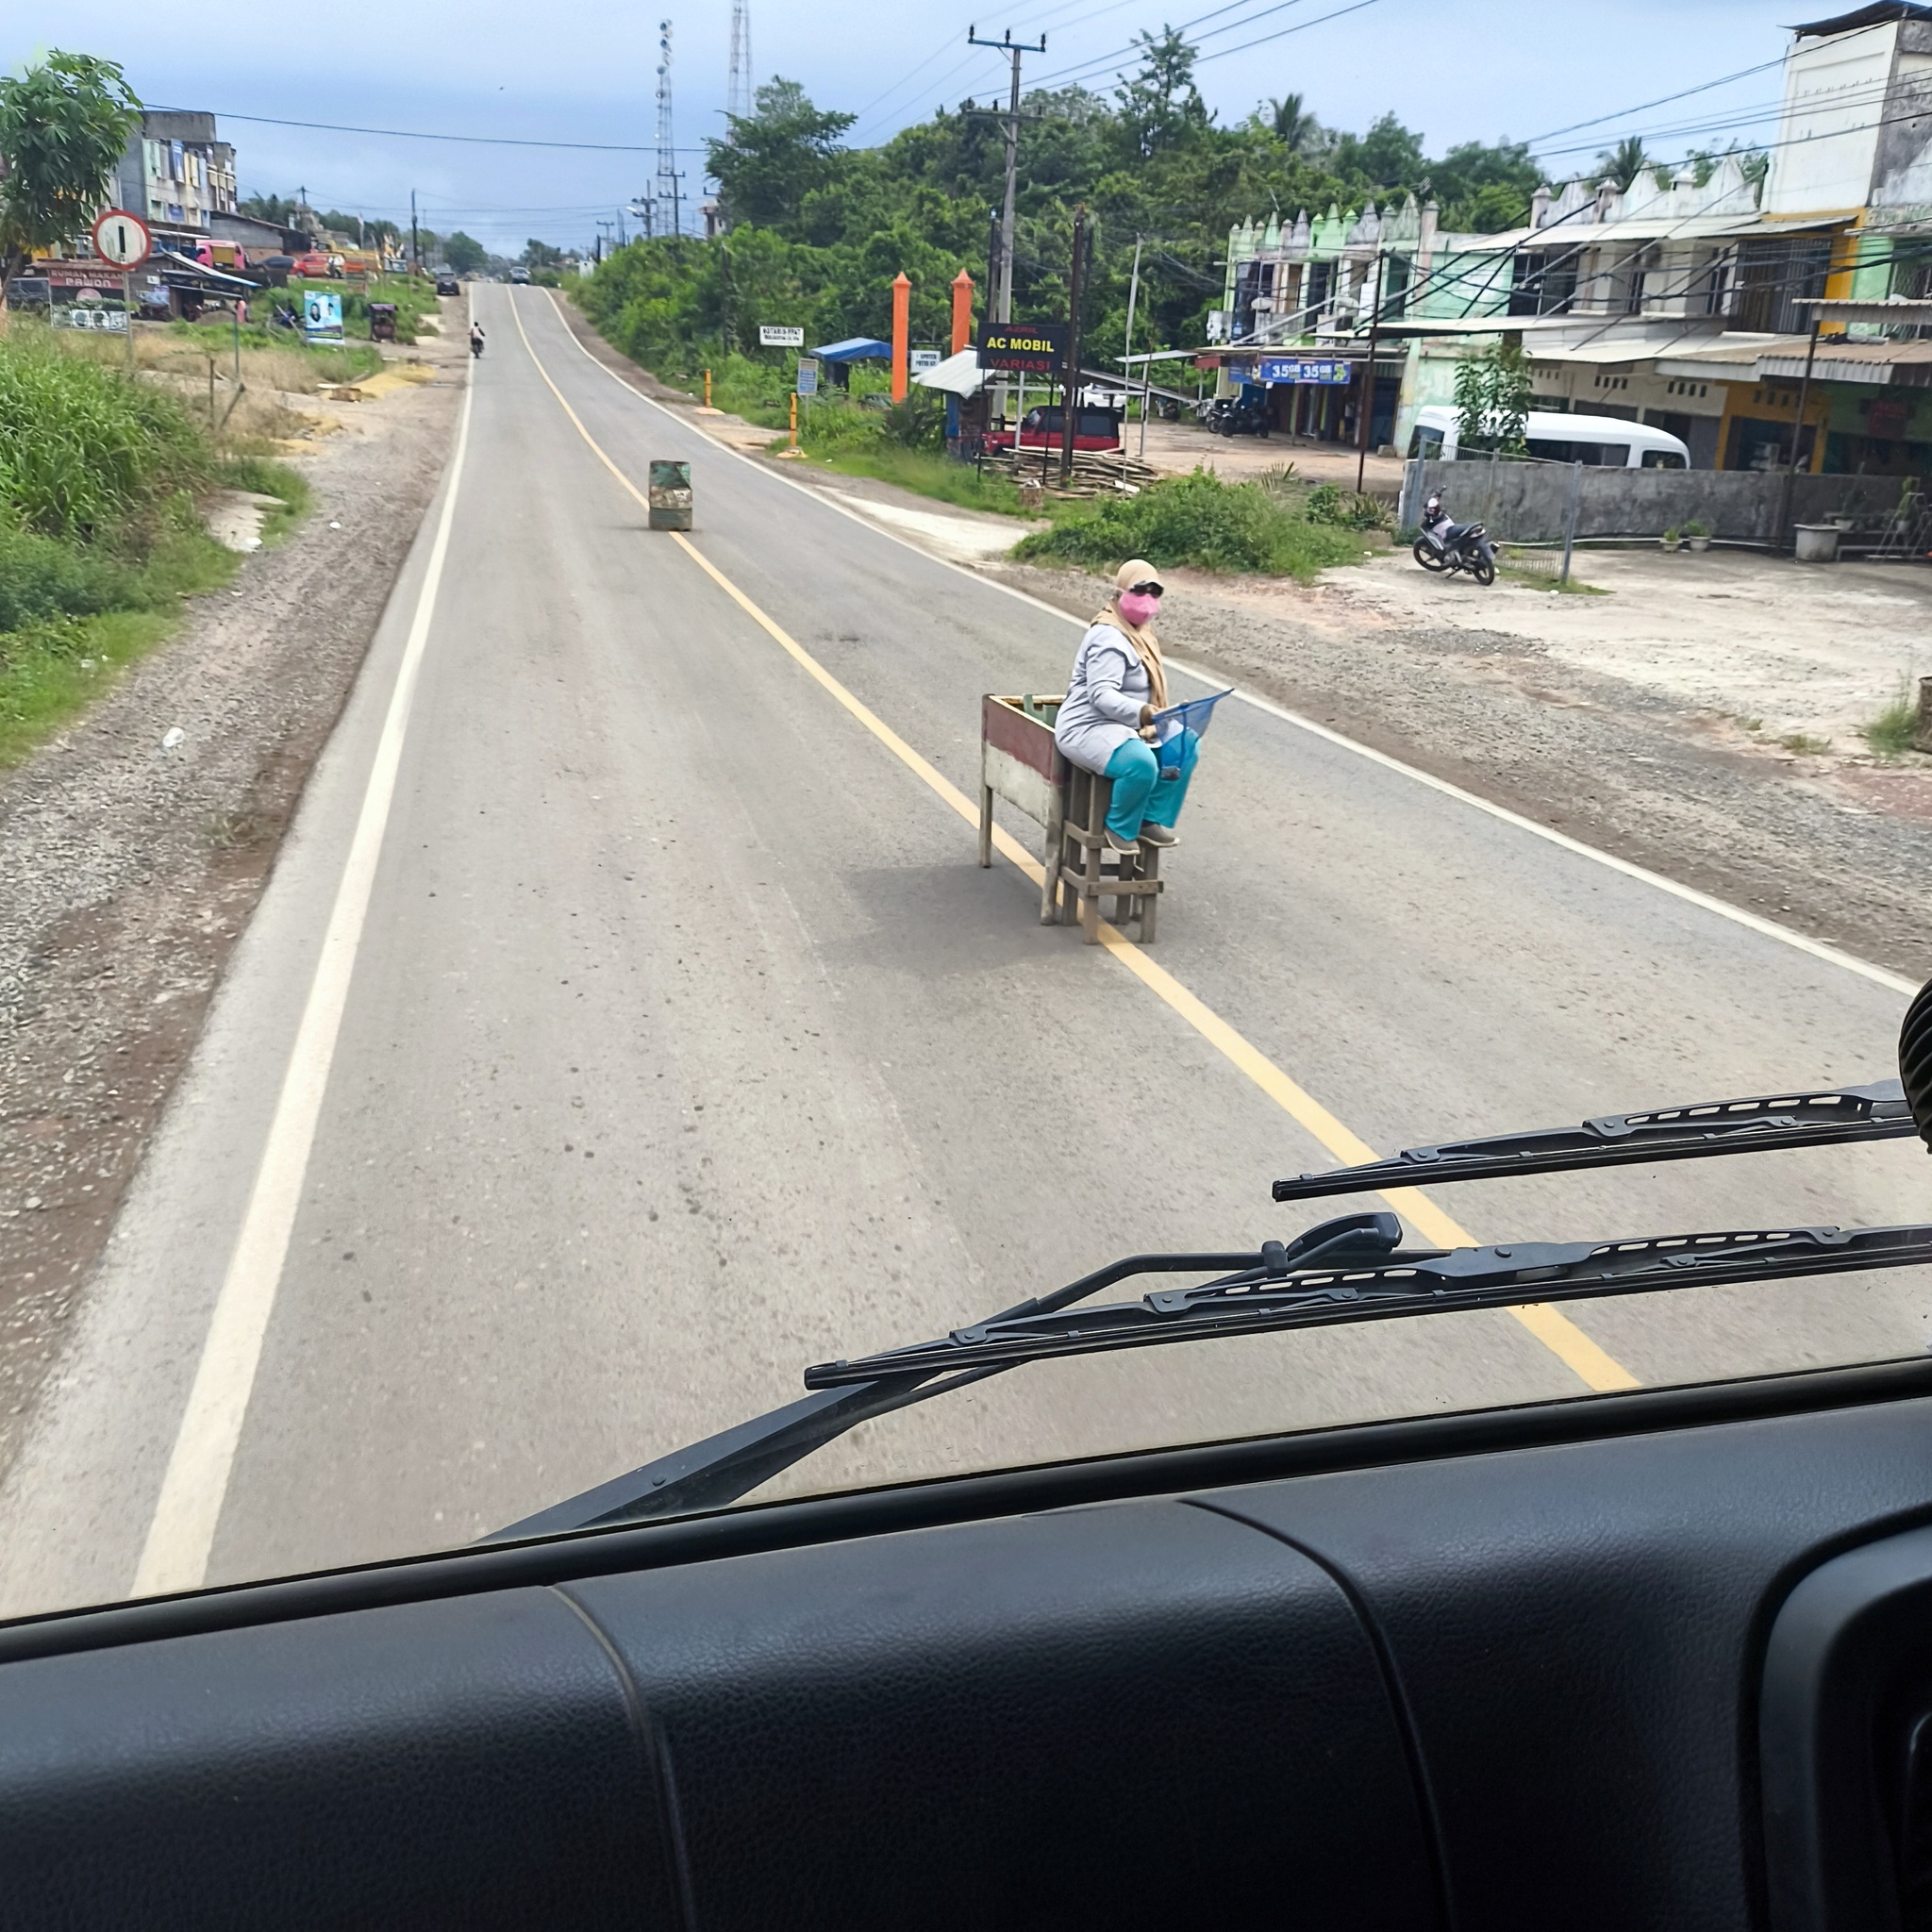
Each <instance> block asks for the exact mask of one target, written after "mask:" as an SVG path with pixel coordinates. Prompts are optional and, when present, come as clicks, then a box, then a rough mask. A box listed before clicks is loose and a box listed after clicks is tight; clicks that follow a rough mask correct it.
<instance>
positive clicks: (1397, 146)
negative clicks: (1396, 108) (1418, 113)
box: [1330, 114, 1428, 189]
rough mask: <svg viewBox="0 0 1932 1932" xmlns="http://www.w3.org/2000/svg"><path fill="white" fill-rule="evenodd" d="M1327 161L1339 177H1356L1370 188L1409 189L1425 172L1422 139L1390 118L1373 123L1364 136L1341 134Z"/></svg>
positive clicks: (1388, 115)
mask: <svg viewBox="0 0 1932 1932" xmlns="http://www.w3.org/2000/svg"><path fill="white" fill-rule="evenodd" d="M1330 159H1331V161H1332V163H1333V165H1334V167H1335V169H1336V171H1337V173H1339V174H1343V175H1357V176H1359V177H1360V178H1361V179H1362V180H1363V181H1364V182H1365V183H1366V184H1367V185H1368V186H1370V187H1371V188H1379V189H1397V188H1413V187H1415V186H1416V184H1417V183H1418V182H1419V181H1421V180H1422V178H1423V176H1424V174H1425V173H1426V172H1427V167H1428V164H1427V162H1425V161H1424V159H1423V138H1422V136H1421V135H1420V134H1418V133H1417V132H1416V131H1415V129H1414V128H1412V127H1405V126H1404V125H1402V123H1401V122H1400V121H1398V120H1397V119H1396V118H1395V116H1394V115H1393V114H1384V115H1382V116H1380V117H1379V118H1378V119H1377V120H1376V121H1374V123H1373V124H1372V125H1371V126H1370V128H1369V131H1368V132H1367V133H1366V134H1360V135H1357V134H1344V135H1343V136H1341V139H1340V140H1339V141H1337V142H1336V143H1335V149H1334V153H1333V154H1332V155H1331V157H1330Z"/></svg>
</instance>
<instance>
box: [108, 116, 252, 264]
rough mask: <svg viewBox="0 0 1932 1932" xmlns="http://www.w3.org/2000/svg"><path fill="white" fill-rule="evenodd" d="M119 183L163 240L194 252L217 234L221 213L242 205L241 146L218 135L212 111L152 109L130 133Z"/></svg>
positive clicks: (118, 190) (126, 203)
mask: <svg viewBox="0 0 1932 1932" xmlns="http://www.w3.org/2000/svg"><path fill="white" fill-rule="evenodd" d="M114 186H115V194H116V197H117V200H118V203H119V205H120V206H121V207H122V208H127V209H129V210H130V211H131V212H133V213H135V214H138V215H140V216H141V217H142V219H143V220H144V221H145V222H146V223H147V225H148V227H149V228H150V229H151V230H152V231H153V232H154V236H155V242H156V245H157V246H158V247H167V248H177V249H180V250H181V251H182V252H183V253H185V254H187V255H189V256H191V257H192V255H193V253H194V250H195V247H196V244H197V243H200V242H208V241H210V240H212V239H213V237H214V234H215V218H216V217H217V216H219V215H232V214H234V213H235V211H236V194H235V150H234V149H233V148H232V147H231V146H229V144H228V143H227V142H225V141H222V140H219V139H218V138H217V136H216V131H215V117H214V116H213V115H212V114H202V113H163V112H159V111H157V110H154V109H150V110H148V111H147V112H144V113H143V114H142V117H141V124H140V125H139V126H138V127H137V128H136V129H135V130H134V132H133V133H132V134H130V135H129V136H128V140H127V147H126V150H125V153H124V154H123V155H122V157H121V164H120V166H119V168H118V169H117V170H116V173H115V184H114Z"/></svg>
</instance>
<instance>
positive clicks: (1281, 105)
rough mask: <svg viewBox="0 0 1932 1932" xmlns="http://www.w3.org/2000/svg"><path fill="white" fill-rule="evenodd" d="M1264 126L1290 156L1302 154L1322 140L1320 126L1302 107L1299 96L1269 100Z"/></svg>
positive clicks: (1287, 95) (1283, 96)
mask: <svg viewBox="0 0 1932 1932" xmlns="http://www.w3.org/2000/svg"><path fill="white" fill-rule="evenodd" d="M1265 125H1267V126H1268V127H1269V128H1270V129H1271V130H1272V132H1273V133H1274V138H1275V140H1276V141H1278V142H1280V143H1281V144H1282V146H1283V147H1285V148H1286V149H1287V150H1288V151H1289V153H1290V154H1295V155H1298V154H1303V153H1305V152H1307V149H1309V148H1311V147H1313V146H1314V145H1315V143H1316V142H1319V141H1320V140H1321V138H1322V124H1321V123H1320V122H1319V121H1317V120H1316V119H1315V117H1314V116H1313V115H1312V114H1311V113H1309V112H1308V111H1307V108H1305V107H1304V106H1303V105H1302V97H1301V95H1300V94H1283V95H1282V97H1281V98H1280V99H1279V100H1278V101H1274V100H1271V101H1270V102H1269V103H1268V114H1267V119H1266V123H1265Z"/></svg>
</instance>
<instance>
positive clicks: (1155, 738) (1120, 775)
mask: <svg viewBox="0 0 1932 1932" xmlns="http://www.w3.org/2000/svg"><path fill="white" fill-rule="evenodd" d="M1114 583H1115V585H1116V586H1117V588H1116V590H1115V591H1114V594H1113V601H1112V602H1111V603H1110V604H1108V607H1107V608H1106V609H1105V610H1103V611H1101V612H1100V613H1099V614H1098V615H1097V616H1096V617H1095V618H1094V620H1093V622H1092V624H1091V625H1089V626H1088V630H1087V635H1086V636H1085V637H1084V638H1082V639H1081V640H1080V649H1079V652H1078V654H1077V656H1075V658H1074V675H1073V676H1072V678H1071V679H1069V681H1068V686H1067V695H1066V699H1065V702H1064V703H1062V704H1061V706H1060V708H1059V716H1058V720H1057V721H1056V722H1055V724H1054V731H1053V735H1054V739H1055V741H1056V742H1057V743H1058V745H1059V748H1060V750H1061V751H1062V752H1063V753H1064V754H1065V755H1066V757H1067V758H1070V759H1072V761H1073V762H1074V764H1076V765H1078V766H1079V767H1080V768H1081V770H1083V771H1087V772H1091V773H1093V774H1095V776H1097V777H1102V778H1110V779H1112V781H1113V802H1112V805H1111V806H1110V808H1108V814H1107V842H1108V845H1109V846H1110V847H1111V848H1112V849H1113V850H1114V851H1115V852H1132V851H1134V850H1136V849H1137V848H1138V847H1139V846H1140V845H1141V844H1143V843H1144V844H1148V845H1159V846H1162V847H1166V846H1169V845H1177V844H1179V843H1180V841H1179V840H1178V839H1176V838H1175V837H1174V820H1175V819H1177V818H1178V817H1179V816H1180V809H1181V803H1182V801H1183V800H1184V799H1185V798H1186V797H1187V795H1188V780H1189V778H1190V777H1191V775H1192V774H1193V770H1194V759H1195V757H1196V754H1197V750H1198V746H1197V743H1196V740H1195V735H1194V733H1193V732H1191V731H1183V730H1178V729H1171V730H1170V733H1169V735H1168V736H1167V737H1166V738H1165V739H1164V740H1163V739H1162V737H1161V733H1160V727H1159V726H1158V724H1156V722H1155V714H1156V713H1157V712H1158V711H1164V710H1166V709H1167V704H1168V699H1167V671H1166V669H1165V667H1164V666H1163V665H1162V663H1161V661H1160V640H1159V639H1158V638H1157V637H1156V636H1155V635H1154V628H1153V626H1154V618H1155V614H1156V612H1157V611H1158V609H1159V608H1160V580H1159V579H1158V577H1157V576H1156V575H1154V566H1153V565H1152V564H1151V563H1148V562H1146V561H1145V560H1144V559H1142V558H1138V557H1137V558H1132V559H1131V560H1130V561H1129V562H1126V563H1124V564H1122V565H1121V567H1120V569H1119V570H1118V571H1117V572H1115V574H1114Z"/></svg>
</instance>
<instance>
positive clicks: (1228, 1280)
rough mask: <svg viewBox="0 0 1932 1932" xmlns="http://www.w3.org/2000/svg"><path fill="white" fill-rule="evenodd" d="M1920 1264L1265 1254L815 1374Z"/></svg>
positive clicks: (1903, 1243) (1730, 1249) (1911, 1244)
mask: <svg viewBox="0 0 1932 1932" xmlns="http://www.w3.org/2000/svg"><path fill="white" fill-rule="evenodd" d="M1388 1219H1390V1220H1391V1221H1392V1220H1393V1219H1394V1217H1393V1216H1392V1215H1391V1216H1389V1217H1388ZM1920 1262H1932V1226H1911V1227H1860V1228H1837V1227H1795V1228H1750V1229H1743V1230H1739V1231H1735V1232H1729V1233H1719V1234H1679V1235H1646V1236H1643V1237H1641V1238H1640V1239H1638V1240H1634V1241H1516V1242H1512V1243H1510V1244H1509V1245H1508V1246H1497V1247H1485V1248H1448V1249H1442V1248H1427V1249H1419V1250H1412V1251H1409V1252H1407V1253H1401V1252H1397V1253H1391V1254H1390V1255H1388V1256H1386V1257H1384V1258H1383V1260H1382V1261H1381V1262H1380V1263H1379V1264H1378V1265H1375V1266H1373V1267H1359V1266H1351V1265H1347V1264H1341V1265H1336V1264H1333V1263H1331V1264H1330V1265H1328V1266H1326V1267H1321V1268H1307V1267H1299V1266H1293V1265H1290V1266H1283V1265H1281V1262H1280V1260H1279V1259H1278V1257H1274V1256H1271V1255H1269V1254H1268V1253H1267V1252H1266V1251H1265V1250H1264V1251H1263V1255H1262V1257H1261V1258H1260V1265H1258V1266H1254V1267H1248V1268H1244V1269H1242V1270H1241V1271H1240V1272H1238V1273H1236V1274H1227V1275H1224V1276H1223V1277H1221V1278H1220V1279H1219V1280H1215V1281H1209V1282H1205V1283H1203V1284H1202V1285H1201V1286H1199V1287H1196V1288H1182V1289H1165V1290H1158V1291H1155V1292H1153V1293H1151V1294H1148V1295H1144V1296H1142V1297H1141V1300H1140V1301H1138V1302H1110V1303H1107V1304H1105V1305H1104V1306H1102V1307H1097V1308H1083V1309H1081V1310H1080V1311H1079V1312H1077V1313H1075V1314H1071V1315H1069V1314H1064V1313H1060V1312H1058V1311H1055V1312H1052V1313H1046V1314H1035V1313H1026V1314H1014V1315H1006V1316H999V1317H996V1318H995V1319H994V1320H992V1321H991V1322H981V1323H977V1324H974V1326H972V1327H970V1328H956V1329H955V1330H954V1331H953V1332H952V1333H951V1334H950V1335H947V1336H942V1337H941V1339H940V1340H939V1341H927V1342H922V1343H919V1344H917V1345H915V1346H913V1347H910V1348H896V1349H891V1350H889V1351H888V1352H886V1353H885V1354H883V1355H874V1356H866V1357H861V1358H860V1359H858V1360H857V1361H839V1362H822V1363H820V1364H819V1365H818V1366H817V1367H815V1368H809V1369H808V1370H807V1371H806V1372H805V1385H806V1387H807V1388H808V1389H819V1390H829V1389H836V1388H840V1387H841V1386H844V1385H847V1384H850V1383H854V1382H864V1381H869V1380H871V1379H873V1378H874V1377H877V1376H881V1375H894V1374H920V1373H924V1374H941V1373H942V1372H945V1371H948V1370H959V1369H970V1368H988V1367H991V1368H1010V1367H1012V1366H1013V1365H1014V1364H1015V1363H1018V1362H1023V1361H1041V1360H1044V1359H1045V1358H1047V1357H1054V1356H1069V1355H1099V1354H1104V1353H1107V1352H1108V1351H1111V1350H1114V1349H1121V1348H1148V1347H1156V1346H1159V1345H1161V1344H1163V1343H1167V1342H1174V1341H1209V1340H1212V1339H1214V1338H1216V1337H1221V1336H1227V1335H1266V1334H1270V1333H1274V1332H1276V1331H1279V1330H1283V1329H1290V1328H1322V1327H1329V1326H1332V1325H1335V1324H1341V1323H1353V1322H1373V1321H1378V1320H1386V1319H1389V1318H1391V1317H1399V1316H1406V1315H1437V1314H1446V1313H1449V1312H1451V1311H1452V1310H1460V1309H1467V1308H1498V1307H1511V1306H1520V1305H1522V1304H1524V1303H1529V1302H1557V1301H1580V1300H1584V1299H1588V1298H1591V1297H1593V1296H1598V1295H1623V1294H1649V1293H1654V1292H1657V1291H1660V1290H1669V1289H1679V1288H1709V1287H1716V1286H1718V1285H1719V1284H1721V1283H1724V1282H1737V1281H1753V1282H1757V1281H1786V1280H1791V1279H1794V1278H1796V1277H1799V1276H1803V1275H1812V1274H1847V1273H1850V1272H1852V1271H1854V1270H1857V1269H1866V1268H1906V1267H1910V1266H1913V1265H1914V1264H1916V1263H1920Z"/></svg>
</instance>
